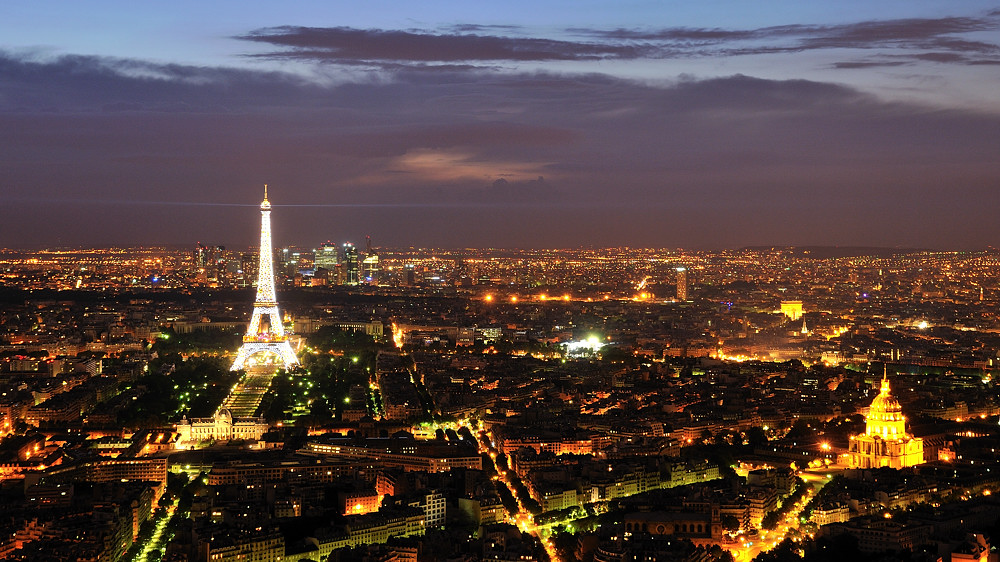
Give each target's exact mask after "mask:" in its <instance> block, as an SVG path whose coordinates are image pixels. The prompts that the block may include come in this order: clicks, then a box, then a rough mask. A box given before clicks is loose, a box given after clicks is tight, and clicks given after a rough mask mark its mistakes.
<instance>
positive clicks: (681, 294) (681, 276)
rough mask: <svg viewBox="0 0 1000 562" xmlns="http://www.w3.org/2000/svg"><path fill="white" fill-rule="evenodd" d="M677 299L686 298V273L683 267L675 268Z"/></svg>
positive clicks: (684, 299)
mask: <svg viewBox="0 0 1000 562" xmlns="http://www.w3.org/2000/svg"><path fill="white" fill-rule="evenodd" d="M677 300H679V301H681V302H684V301H686V300H688V274H687V268H685V267H678V268H677Z"/></svg>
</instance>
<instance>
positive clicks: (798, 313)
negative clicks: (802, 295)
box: [781, 301, 802, 322]
mask: <svg viewBox="0 0 1000 562" xmlns="http://www.w3.org/2000/svg"><path fill="white" fill-rule="evenodd" d="M781 313H782V314H784V315H785V316H787V317H788V318H789V319H790V320H792V321H793V322H794V321H795V320H798V319H799V318H802V301H781Z"/></svg>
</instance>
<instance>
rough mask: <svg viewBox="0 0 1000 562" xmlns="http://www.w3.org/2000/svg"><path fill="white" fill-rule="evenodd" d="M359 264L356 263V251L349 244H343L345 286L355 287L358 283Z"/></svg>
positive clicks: (352, 245)
mask: <svg viewBox="0 0 1000 562" xmlns="http://www.w3.org/2000/svg"><path fill="white" fill-rule="evenodd" d="M360 265H361V264H360V263H359V262H358V249H357V248H355V247H354V244H351V243H350V242H344V261H343V266H344V269H345V273H346V276H345V280H344V284H345V285H357V284H358V283H360V281H361V279H360V272H359V270H360Z"/></svg>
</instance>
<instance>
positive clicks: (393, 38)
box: [238, 26, 642, 62]
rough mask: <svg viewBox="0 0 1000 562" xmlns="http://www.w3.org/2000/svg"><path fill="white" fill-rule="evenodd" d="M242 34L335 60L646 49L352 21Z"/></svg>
mask: <svg viewBox="0 0 1000 562" xmlns="http://www.w3.org/2000/svg"><path fill="white" fill-rule="evenodd" d="M490 30H491V31H493V30H496V29H495V28H491V29H490ZM238 38H239V39H245V40H248V41H256V42H262V43H268V44H271V45H275V46H279V47H287V48H289V50H285V51H279V52H273V53H267V54H265V55H260V56H264V57H272V58H303V59H316V60H330V61H334V62H342V61H352V60H353V61H412V62H431V61H436V62H455V61H549V60H564V61H565V60H598V59H606V58H636V57H638V56H640V52H641V51H642V49H641V48H640V47H637V46H629V45H611V44H601V43H582V42H572V41H560V40H554V39H542V38H524V37H505V36H496V35H475V34H455V33H451V34H430V33H422V32H411V31H396V30H380V29H353V28H348V27H332V28H318V27H296V26H283V27H272V28H266V29H258V30H255V31H252V32H250V33H249V34H247V35H243V36H240V37H238Z"/></svg>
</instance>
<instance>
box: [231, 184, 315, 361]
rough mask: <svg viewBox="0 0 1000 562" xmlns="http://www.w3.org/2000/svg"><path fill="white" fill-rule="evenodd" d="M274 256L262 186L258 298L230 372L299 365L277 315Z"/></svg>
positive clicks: (265, 188) (267, 207)
mask: <svg viewBox="0 0 1000 562" xmlns="http://www.w3.org/2000/svg"><path fill="white" fill-rule="evenodd" d="M273 266H274V254H273V253H272V251H271V203H270V202H269V201H268V200H267V186H266V185H265V186H264V201H263V202H261V204H260V258H259V263H258V266H257V298H256V299H255V300H254V305H253V316H252V317H251V318H250V326H249V327H248V328H247V333H246V335H244V336H243V345H242V346H240V350H239V352H238V353H237V354H236V360H235V361H233V366H232V370H233V371H237V370H239V369H249V368H250V367H254V366H257V365H278V366H282V367H284V368H286V369H287V368H290V367H293V366H295V365H297V364H298V362H299V361H298V359H296V358H295V352H293V351H292V346H291V345H289V343H288V338H287V336H285V328H284V327H283V326H282V325H281V313H280V312H278V298H277V296H276V293H275V290H274V271H273Z"/></svg>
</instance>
